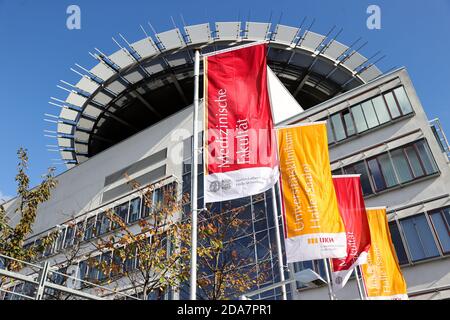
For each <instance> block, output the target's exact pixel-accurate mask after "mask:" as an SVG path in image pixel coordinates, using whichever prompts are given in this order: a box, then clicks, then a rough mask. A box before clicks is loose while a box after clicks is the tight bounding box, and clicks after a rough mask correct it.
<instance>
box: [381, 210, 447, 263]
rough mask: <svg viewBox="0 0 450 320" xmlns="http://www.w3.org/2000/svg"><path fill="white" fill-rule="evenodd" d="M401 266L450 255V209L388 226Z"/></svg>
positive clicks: (394, 222) (416, 216)
mask: <svg viewBox="0 0 450 320" xmlns="http://www.w3.org/2000/svg"><path fill="white" fill-rule="evenodd" d="M389 228H390V232H391V237H392V242H393V243H394V247H395V250H396V252H397V257H398V260H399V262H400V264H409V263H411V262H417V261H421V260H425V259H431V258H435V257H439V256H444V255H448V254H450V207H446V208H442V209H438V210H434V211H430V212H427V213H422V214H418V215H414V216H411V217H407V218H404V219H400V220H398V221H391V222H390V223H389Z"/></svg>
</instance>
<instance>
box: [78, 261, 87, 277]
mask: <svg viewBox="0 0 450 320" xmlns="http://www.w3.org/2000/svg"><path fill="white" fill-rule="evenodd" d="M87 269H88V265H87V263H86V261H81V262H80V263H79V264H78V278H79V279H80V280H84V279H86V274H87Z"/></svg>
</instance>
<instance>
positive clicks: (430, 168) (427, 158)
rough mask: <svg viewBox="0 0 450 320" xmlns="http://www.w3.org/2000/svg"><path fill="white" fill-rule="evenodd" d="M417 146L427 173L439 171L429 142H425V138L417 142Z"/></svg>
mask: <svg viewBox="0 0 450 320" xmlns="http://www.w3.org/2000/svg"><path fill="white" fill-rule="evenodd" d="M416 147H417V151H418V152H419V156H420V159H421V160H422V164H423V166H424V167H425V171H426V172H427V174H432V173H435V172H437V168H436V164H435V162H434V159H433V156H432V155H431V152H430V148H429V147H428V144H427V143H426V142H425V140H422V141H418V142H416Z"/></svg>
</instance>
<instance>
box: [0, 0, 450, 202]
mask: <svg viewBox="0 0 450 320" xmlns="http://www.w3.org/2000/svg"><path fill="white" fill-rule="evenodd" d="M71 4H76V5H78V6H79V7H80V8H81V30H68V29H67V28H66V19H67V17H68V15H67V14H66V9H67V7H68V6H69V5H71ZM371 4H376V5H378V6H379V7H380V8H381V29H380V30H369V29H368V28H367V27H366V20H367V17H368V14H367V13H366V9H367V7H368V6H369V5H371ZM180 14H182V15H183V16H184V20H185V21H186V24H196V23H203V22H205V21H209V22H214V21H232V20H235V19H240V20H246V19H247V18H248V17H250V20H252V21H268V20H269V17H270V16H271V15H272V22H273V23H277V22H279V21H281V23H282V24H287V25H293V26H298V25H300V23H301V21H302V20H303V18H304V17H307V25H309V23H311V21H312V19H313V18H315V23H314V25H313V27H312V30H313V31H315V32H319V33H323V34H325V33H327V32H328V31H329V30H330V29H331V28H332V27H333V26H334V25H336V26H337V28H340V27H342V28H343V29H344V30H343V32H342V33H341V35H340V36H339V37H338V40H339V41H340V42H342V43H345V44H347V45H350V44H351V43H352V42H354V41H355V40H356V39H357V38H359V37H362V38H363V40H365V41H368V42H369V43H368V44H367V45H366V46H365V47H364V48H363V49H362V50H361V52H362V53H363V54H364V55H366V56H371V55H372V54H374V53H375V52H377V51H378V50H381V51H382V54H385V55H386V58H384V60H382V61H381V62H380V63H378V66H379V67H380V69H381V70H382V71H387V70H389V69H391V68H392V67H400V66H405V67H406V68H407V69H408V72H409V74H410V76H411V78H412V80H413V83H414V85H415V87H416V90H417V92H418V95H419V97H420V99H421V102H422V104H423V106H424V108H425V110H426V112H427V114H428V117H429V118H430V119H432V118H434V117H439V118H440V119H441V121H442V123H443V125H444V128H445V131H446V132H447V135H450V122H449V120H450V80H449V78H448V75H449V74H450V63H449V62H448V53H449V52H450V41H449V40H448V39H449V34H450V1H448V0H432V1H418V0H416V1H412V0H409V1H406V0H383V1H376V0H372V1H366V0H345V1H335V0H293V1H283V0H277V1H274V0H272V1H266V0H259V1H243V0H240V1H236V0H227V1H211V0H210V1H203V0H202V1H193V0H192V1H175V0H165V1H148V0H147V1H143V0H142V1H140V0H128V1H111V0H110V1H100V0H95V1H93V0H90V1H81V0H73V1H63V0H58V1H54V0H52V1H51V0H40V1H37V0H28V1H27V0H0V39H1V41H2V45H1V50H0V61H1V67H2V75H1V76H0V93H1V100H0V111H1V112H0V139H1V145H2V148H1V150H2V151H1V157H0V199H1V198H4V197H5V196H12V195H14V194H15V190H16V184H15V182H14V175H15V173H16V165H17V157H16V151H17V149H18V148H19V147H20V146H23V147H26V148H27V149H28V150H29V156H30V175H31V178H32V184H36V183H38V182H39V181H40V176H41V175H42V174H43V173H45V172H46V169H47V168H48V167H49V166H51V164H52V161H51V159H53V158H58V155H57V154H56V153H51V152H48V151H46V149H47V148H46V147H45V145H47V144H55V143H54V141H53V140H52V139H48V138H45V137H44V133H43V130H44V129H49V130H53V126H52V125H51V124H48V123H45V122H44V121H43V118H44V113H53V114H56V113H57V112H58V109H57V108H55V107H52V106H50V105H49V104H48V101H49V98H50V97H51V96H54V97H57V98H61V99H64V98H65V96H66V95H65V93H64V92H63V91H62V90H60V89H58V88H57V87H56V85H57V84H58V82H59V80H60V79H63V80H66V81H68V82H70V83H75V82H76V81H77V76H76V75H75V74H74V73H73V72H71V71H70V67H72V66H73V65H74V63H79V64H81V65H82V66H85V67H86V68H88V69H90V68H91V67H92V66H94V64H95V61H94V60H93V59H92V58H91V57H90V56H89V54H88V51H91V52H93V50H94V48H95V47H97V48H99V49H100V50H102V51H103V52H105V53H108V54H109V53H112V52H113V51H116V50H117V46H116V45H115V44H114V43H113V41H112V40H111V37H113V36H114V37H115V38H118V33H119V32H120V33H122V34H123V35H124V36H125V37H126V38H127V39H128V40H129V41H130V42H133V41H135V40H139V39H141V38H142V37H143V33H142V31H141V30H140V28H139V25H140V24H142V25H146V24H147V22H151V23H152V25H153V26H154V27H155V29H156V31H157V32H162V31H166V30H168V29H171V28H172V27H173V24H172V20H171V18H170V17H171V16H172V17H173V18H174V20H175V23H176V25H177V26H178V27H182V21H181V18H180ZM280 17H281V19H280ZM147 31H148V32H150V30H149V28H148V27H147ZM62 170H64V167H63V166H58V172H62Z"/></svg>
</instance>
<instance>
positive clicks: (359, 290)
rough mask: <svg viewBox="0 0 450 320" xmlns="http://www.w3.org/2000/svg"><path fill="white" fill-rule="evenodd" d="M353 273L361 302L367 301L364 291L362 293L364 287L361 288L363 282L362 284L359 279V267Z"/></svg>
mask: <svg viewBox="0 0 450 320" xmlns="http://www.w3.org/2000/svg"><path fill="white" fill-rule="evenodd" d="M353 272H354V273H355V277H356V284H357V285H358V292H359V299H360V300H365V299H364V294H363V291H362V287H361V282H360V279H359V274H358V266H356V267H355V269H353Z"/></svg>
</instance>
